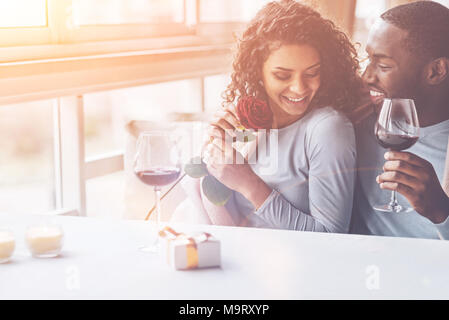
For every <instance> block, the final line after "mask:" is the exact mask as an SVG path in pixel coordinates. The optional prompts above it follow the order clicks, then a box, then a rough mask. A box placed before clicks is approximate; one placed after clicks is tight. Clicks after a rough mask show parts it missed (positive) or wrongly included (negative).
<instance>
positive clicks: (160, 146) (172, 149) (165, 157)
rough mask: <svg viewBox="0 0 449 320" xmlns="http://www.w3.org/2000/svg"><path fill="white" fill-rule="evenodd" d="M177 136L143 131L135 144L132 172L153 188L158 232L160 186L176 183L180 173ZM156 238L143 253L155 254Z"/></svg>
mask: <svg viewBox="0 0 449 320" xmlns="http://www.w3.org/2000/svg"><path fill="white" fill-rule="evenodd" d="M177 142H178V137H177V136H176V135H174V134H171V133H170V132H167V131H146V132H142V133H141V134H140V135H139V137H138V139H137V145H136V155H135V158H134V173H135V174H136V176H137V177H138V178H139V179H140V181H142V182H143V183H145V184H147V185H150V186H153V187H154V195H155V202H156V228H157V233H158V232H159V229H160V219H161V187H163V186H165V185H169V184H171V183H172V182H175V181H176V180H177V179H178V177H179V175H180V173H181V157H180V152H179V148H178V143H177ZM158 245H159V237H158V235H156V240H155V242H154V243H153V245H151V246H142V247H141V248H140V249H141V250H142V251H145V252H157V251H158Z"/></svg>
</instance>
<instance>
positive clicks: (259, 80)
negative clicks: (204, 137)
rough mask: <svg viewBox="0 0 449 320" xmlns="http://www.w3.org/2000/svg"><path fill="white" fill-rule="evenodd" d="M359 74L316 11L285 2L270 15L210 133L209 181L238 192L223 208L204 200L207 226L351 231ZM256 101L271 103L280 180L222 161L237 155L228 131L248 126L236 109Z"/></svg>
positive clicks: (243, 51)
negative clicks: (351, 115)
mask: <svg viewBox="0 0 449 320" xmlns="http://www.w3.org/2000/svg"><path fill="white" fill-rule="evenodd" d="M358 67H359V65H358V60H357V58H356V51H355V49H354V47H353V46H352V44H351V42H350V40H349V39H348V38H347V36H346V35H345V34H344V33H342V32H341V31H339V30H338V29H337V28H336V27H335V25H334V24H333V23H332V22H331V21H330V20H327V19H324V18H322V17H321V16H320V14H319V13H318V12H316V11H314V10H313V9H311V8H310V7H307V6H305V5H302V4H300V3H297V2H295V1H282V2H271V3H269V4H267V5H266V6H265V7H264V8H262V9H261V10H260V11H259V12H258V14H257V15H256V17H255V18H254V19H253V20H252V21H251V22H250V24H249V26H248V28H247V29H246V31H245V32H244V34H243V37H242V39H241V40H240V43H239V47H238V52H237V55H236V58H235V61H234V64H233V69H234V70H233V73H232V77H231V78H232V82H231V84H230V85H229V86H228V88H227V90H226V91H225V103H226V105H227V107H226V108H225V110H224V111H221V112H219V113H218V114H217V116H218V118H217V119H216V120H215V121H214V122H213V123H212V124H211V130H210V135H211V137H212V138H213V141H212V142H211V143H210V144H208V146H207V153H208V155H209V156H208V161H207V163H208V170H209V173H210V174H212V175H213V176H215V177H216V178H217V179H218V180H219V181H221V182H222V183H223V184H225V185H226V186H227V187H228V188H230V189H232V190H233V191H234V192H233V195H232V197H231V199H230V200H229V201H228V202H227V204H226V205H225V206H224V207H217V206H215V205H213V204H212V203H210V202H209V201H208V200H207V198H205V197H204V195H203V194H200V195H199V197H196V203H199V202H201V203H202V205H203V208H201V213H200V214H202V215H203V216H202V218H203V220H202V221H203V222H209V221H210V222H211V223H214V224H225V225H240V226H242V225H243V226H257V227H269V228H280V229H292V230H306V231H319V232H341V233H346V232H348V230H349V222H350V216H351V210H352V201H353V190H354V182H355V171H354V168H355V167H356V151H355V138H354V132H353V127H352V125H351V122H350V121H349V120H348V119H347V118H346V117H345V115H344V113H345V112H349V111H350V110H352V109H353V108H354V107H355V106H356V105H357V103H358V101H359V92H360V91H361V88H362V84H361V81H360V78H359V77H358V74H357V71H358ZM248 96H249V97H254V98H257V99H261V100H264V101H266V103H267V104H268V106H269V107H270V109H271V111H272V113H273V122H272V125H271V129H272V130H277V131H276V132H277V134H278V152H277V155H276V156H277V158H276V159H275V160H276V161H277V170H275V172H274V173H272V174H263V170H262V165H260V164H259V161H258V162H257V163H256V164H251V165H250V164H222V161H221V159H222V156H223V154H224V153H225V152H226V150H227V149H229V148H230V146H229V145H228V144H225V143H224V140H225V139H224V137H225V130H233V129H236V128H239V127H241V125H240V121H239V118H238V116H237V114H236V111H235V108H234V107H232V104H235V103H236V102H237V101H238V99H240V98H242V97H248ZM265 160H266V159H265ZM196 190H199V185H198V184H197V185H196ZM199 191H200V192H201V190H199ZM193 197H195V196H193ZM198 199H200V200H198Z"/></svg>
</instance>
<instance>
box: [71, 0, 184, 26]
mask: <svg viewBox="0 0 449 320" xmlns="http://www.w3.org/2000/svg"><path fill="white" fill-rule="evenodd" d="M72 7H73V20H74V24H75V25H80V26H81V25H102V24H147V23H183V22H184V0H153V1H148V0H95V1H92V0H74V1H73V2H72Z"/></svg>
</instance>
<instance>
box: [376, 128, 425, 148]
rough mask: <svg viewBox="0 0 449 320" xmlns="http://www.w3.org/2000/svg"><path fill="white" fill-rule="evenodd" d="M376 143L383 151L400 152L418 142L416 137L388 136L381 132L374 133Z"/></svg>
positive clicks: (404, 135) (388, 134)
mask: <svg viewBox="0 0 449 320" xmlns="http://www.w3.org/2000/svg"><path fill="white" fill-rule="evenodd" d="M376 138H377V142H378V143H379V144H380V145H381V146H382V147H383V148H385V149H391V150H395V151H401V150H405V149H408V148H410V147H411V146H413V145H414V144H415V143H416V141H418V137H417V136H409V135H406V134H390V133H387V132H385V131H383V130H379V131H377V132H376Z"/></svg>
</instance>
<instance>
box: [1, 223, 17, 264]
mask: <svg viewBox="0 0 449 320" xmlns="http://www.w3.org/2000/svg"><path fill="white" fill-rule="evenodd" d="M15 247H16V242H15V240H14V234H13V233H12V232H11V231H9V230H0V263H5V262H8V261H9V260H10V259H11V256H12V253H13V252H14V248H15Z"/></svg>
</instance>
